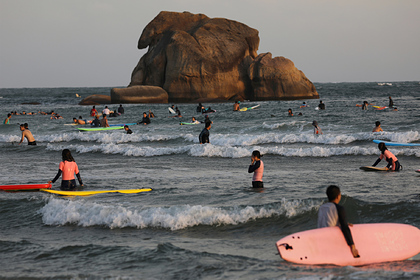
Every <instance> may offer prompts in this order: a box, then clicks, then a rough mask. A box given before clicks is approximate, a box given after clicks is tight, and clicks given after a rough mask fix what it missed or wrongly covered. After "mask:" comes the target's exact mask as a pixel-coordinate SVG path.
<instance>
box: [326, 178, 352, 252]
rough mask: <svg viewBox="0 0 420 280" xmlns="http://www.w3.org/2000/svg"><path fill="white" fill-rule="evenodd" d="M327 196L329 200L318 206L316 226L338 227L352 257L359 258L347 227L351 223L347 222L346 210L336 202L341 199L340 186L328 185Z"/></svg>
mask: <svg viewBox="0 0 420 280" xmlns="http://www.w3.org/2000/svg"><path fill="white" fill-rule="evenodd" d="M327 197H328V201H329V202H327V203H325V204H323V205H321V207H319V211H318V228H324V227H335V226H338V227H340V229H341V232H342V233H343V235H344V238H345V240H346V242H347V245H348V246H349V247H350V251H351V253H352V255H353V258H360V256H359V252H358V250H357V249H356V245H354V241H353V237H352V235H351V231H350V228H349V226H350V227H352V226H353V225H352V224H350V223H348V222H347V219H346V210H345V209H344V207H343V206H341V205H339V204H338V203H339V202H340V200H341V191H340V188H339V187H337V186H334V185H331V186H329V187H328V188H327Z"/></svg>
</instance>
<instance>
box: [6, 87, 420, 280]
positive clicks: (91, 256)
mask: <svg viewBox="0 0 420 280" xmlns="http://www.w3.org/2000/svg"><path fill="white" fill-rule="evenodd" d="M315 86H316V88H317V90H318V92H319V94H320V97H321V99H322V101H323V103H325V104H326V110H315V108H316V107H317V105H318V103H319V100H306V103H307V104H309V107H307V108H299V107H300V105H301V103H302V101H265V102H242V103H241V106H242V107H250V106H253V105H256V104H260V105H261V106H260V107H259V108H257V109H254V110H249V111H246V112H233V110H232V108H233V103H219V104H204V106H206V107H208V106H211V108H212V109H215V110H216V113H213V114H209V117H210V119H211V120H212V121H213V125H212V128H211V130H210V144H205V145H200V144H199V141H198V135H199V134H200V132H201V130H202V129H203V128H204V124H200V125H182V126H181V125H179V122H180V121H184V122H189V121H190V120H191V117H192V116H195V117H196V118H197V119H198V120H200V121H202V120H203V119H204V116H203V115H202V114H201V113H196V106H197V104H174V105H176V106H178V108H179V109H180V111H181V112H182V116H183V117H182V118H172V117H171V115H170V114H169V112H168V106H169V105H172V104H123V107H124V108H125V114H124V115H122V116H119V117H116V118H109V123H131V122H136V121H139V120H141V117H142V113H143V112H148V110H149V109H150V110H152V111H153V112H154V114H155V115H156V118H153V119H151V124H150V125H147V126H145V125H135V126H131V127H130V128H131V130H132V131H133V134H131V135H128V134H125V133H124V131H122V130H119V131H118V130H117V131H98V132H79V131H78V130H77V129H76V126H69V125H65V124H70V123H71V122H72V119H73V117H76V118H78V117H79V116H82V117H83V118H85V119H90V116H89V111H90V109H91V106H79V105H78V102H79V101H80V98H77V97H76V94H79V95H81V96H82V98H83V97H86V96H88V95H91V94H108V93H109V90H110V89H109V88H24V89H0V97H1V98H0V114H1V116H2V118H3V119H4V118H6V115H7V113H9V112H11V111H17V112H22V111H26V112H39V111H44V112H49V111H52V110H54V111H55V112H57V113H59V114H60V115H61V116H63V119H58V120H56V119H50V116H45V115H40V114H37V115H19V116H12V119H11V121H10V123H11V124H10V125H0V151H1V160H0V170H1V171H0V183H1V184H2V185H6V184H28V183H46V182H47V181H49V180H51V179H53V178H54V176H55V175H56V173H57V171H58V165H59V162H60V161H61V151H62V150H63V149H65V148H68V149H70V150H71V152H72V154H73V157H74V158H75V160H76V162H77V164H78V166H79V169H80V174H81V177H82V179H83V182H84V184H85V187H84V188H85V190H107V189H132V188H153V191H151V192H146V193H140V194H129V195H128V194H126V195H124V194H117V193H112V194H100V195H94V196H90V197H59V196H54V195H50V194H47V193H44V192H16V193H8V192H0V201H1V203H0V264H1V267H0V278H1V279H409V278H419V277H420V255H417V256H415V257H413V258H412V259H410V260H405V261H401V262H393V263H383V264H374V265H368V266H363V267H337V266H332V265H323V266H307V265H297V264H292V263H288V262H285V261H283V260H282V259H281V258H280V256H279V255H278V253H277V250H276V247H275V242H276V241H277V240H279V239H280V238H282V237H284V236H286V235H289V234H292V233H294V232H298V231H303V230H308V229H313V228H316V220H317V212H318V208H319V206H320V205H322V204H323V203H324V202H325V201H326V195H325V190H326V187H327V186H328V185H330V184H336V185H338V186H339V187H340V188H341V190H342V193H343V197H342V201H341V204H342V205H343V206H344V207H345V208H346V211H347V215H348V220H349V222H351V223H406V224H411V225H414V226H416V227H420V196H419V194H420V188H419V174H418V173H415V170H417V169H420V160H419V157H420V148H419V147H404V146H402V147H389V149H390V150H391V152H392V153H394V154H395V155H396V156H397V157H398V159H399V161H400V163H401V164H402V165H403V168H404V169H403V171H401V172H389V173H382V172H364V171H361V170H360V169H359V167H360V166H366V165H372V164H373V163H374V162H375V160H376V159H377V158H378V156H379V150H378V148H377V145H376V144H374V143H373V142H372V140H374V139H380V140H384V141H394V142H410V143H413V142H414V143H415V142H420V134H419V131H420V111H419V107H420V84H419V82H393V83H336V84H332V83H318V84H315ZM389 96H392V98H393V100H394V104H395V107H397V108H398V110H397V111H394V110H391V109H385V110H375V109H374V108H373V107H372V106H369V109H368V110H362V109H361V108H360V107H357V106H356V104H362V102H363V101H365V100H366V101H368V102H369V103H374V104H375V105H378V106H387V105H388V97H389ZM34 102H35V103H39V104H35V105H34V104H24V103H34ZM118 106H119V104H112V105H109V107H110V109H111V110H116V109H117V107H118ZM96 107H97V109H98V110H99V111H101V110H102V109H103V108H104V106H103V105H98V106H96ZM289 108H291V109H292V110H293V112H294V116H293V117H289V116H288V114H287V110H288V109H289ZM298 113H302V116H298ZM3 119H2V120H3ZM314 120H316V121H317V122H318V123H319V126H320V127H321V129H322V131H323V133H324V134H323V135H314V132H313V127H312V125H311V124H312V122H313V121H314ZM376 121H380V122H381V126H382V128H383V129H384V132H380V133H372V132H371V131H372V129H373V127H374V126H375V122H376ZM22 123H28V124H29V129H30V130H31V131H32V133H33V135H34V137H35V139H36V141H37V143H38V145H37V146H28V145H27V143H26V140H25V141H24V142H23V143H22V144H21V145H18V143H19V142H20V139H21V132H20V130H19V125H18V124H22ZM253 150H259V151H260V152H261V153H262V154H263V158H262V160H263V161H264V164H265V171H264V178H263V180H264V186H265V189H264V190H263V191H254V190H252V189H251V179H252V174H248V173H247V170H248V166H249V164H250V162H251V153H252V151H253ZM385 165H386V163H385V162H384V161H382V162H381V163H380V164H379V166H385ZM60 180H61V179H59V180H58V181H57V182H56V183H55V184H54V185H53V188H55V189H58V188H59V186H60ZM356 246H357V244H356Z"/></svg>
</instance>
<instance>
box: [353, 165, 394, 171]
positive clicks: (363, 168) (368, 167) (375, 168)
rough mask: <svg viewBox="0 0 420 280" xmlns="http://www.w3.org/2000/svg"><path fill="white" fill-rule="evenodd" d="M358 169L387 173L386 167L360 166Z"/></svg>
mask: <svg viewBox="0 0 420 280" xmlns="http://www.w3.org/2000/svg"><path fill="white" fill-rule="evenodd" d="M360 169H362V170H364V171H388V169H387V168H386V167H374V166H362V167H360Z"/></svg>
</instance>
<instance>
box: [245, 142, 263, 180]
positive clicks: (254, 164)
mask: <svg viewBox="0 0 420 280" xmlns="http://www.w3.org/2000/svg"><path fill="white" fill-rule="evenodd" d="M261 157H262V156H261V154H260V151H257V150H255V151H253V152H252V156H251V165H250V166H249V167H248V173H252V172H254V175H253V176H252V187H253V188H264V184H263V180H262V178H263V174H264V163H263V161H262V160H261Z"/></svg>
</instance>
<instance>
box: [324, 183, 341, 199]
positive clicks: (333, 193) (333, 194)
mask: <svg viewBox="0 0 420 280" xmlns="http://www.w3.org/2000/svg"><path fill="white" fill-rule="evenodd" d="M340 194H341V192H340V188H339V187H337V186H335V185H330V186H329V187H328V188H327V197H328V200H329V201H333V200H335V199H336V198H337V197H338V196H339V195H340Z"/></svg>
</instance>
